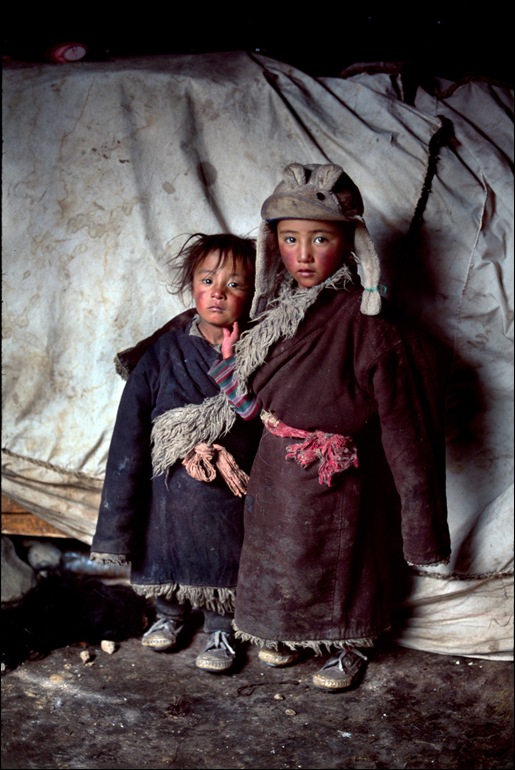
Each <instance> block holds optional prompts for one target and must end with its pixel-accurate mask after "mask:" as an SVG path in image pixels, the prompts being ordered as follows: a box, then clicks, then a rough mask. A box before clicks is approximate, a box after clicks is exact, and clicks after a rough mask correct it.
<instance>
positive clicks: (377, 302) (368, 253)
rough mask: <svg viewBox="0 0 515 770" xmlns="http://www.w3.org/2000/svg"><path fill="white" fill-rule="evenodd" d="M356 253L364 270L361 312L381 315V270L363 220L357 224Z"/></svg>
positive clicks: (355, 236)
mask: <svg viewBox="0 0 515 770" xmlns="http://www.w3.org/2000/svg"><path fill="white" fill-rule="evenodd" d="M354 253H355V255H356V257H357V259H358V260H359V262H360V263H361V267H362V270H363V297H362V299H361V312H362V313H363V315H379V313H380V312H381V288H382V287H381V286H380V284H379V280H380V277H381V270H380V265H379V259H378V256H377V253H376V250H375V247H374V244H373V242H372V238H371V237H370V234H369V232H368V230H367V227H366V225H365V223H364V221H363V220H358V221H357V222H356V231H355V233H354Z"/></svg>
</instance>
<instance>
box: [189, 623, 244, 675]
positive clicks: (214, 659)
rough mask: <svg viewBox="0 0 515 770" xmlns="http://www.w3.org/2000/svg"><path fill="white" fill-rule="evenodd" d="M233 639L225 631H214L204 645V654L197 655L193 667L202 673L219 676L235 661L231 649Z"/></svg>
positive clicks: (234, 652) (233, 650) (234, 653)
mask: <svg viewBox="0 0 515 770" xmlns="http://www.w3.org/2000/svg"><path fill="white" fill-rule="evenodd" d="M233 644H234V637H233V636H232V634H228V633H227V632H226V631H214V632H213V633H212V634H211V636H210V637H209V640H208V642H207V644H206V647H205V649H204V652H201V653H200V655H197V658H196V660H195V665H196V666H197V667H198V668H201V669H203V670H204V671H211V672H212V673H215V674H219V673H221V672H222V671H227V669H229V668H230V667H231V666H232V664H233V663H234V661H235V659H236V650H235V649H234V647H233Z"/></svg>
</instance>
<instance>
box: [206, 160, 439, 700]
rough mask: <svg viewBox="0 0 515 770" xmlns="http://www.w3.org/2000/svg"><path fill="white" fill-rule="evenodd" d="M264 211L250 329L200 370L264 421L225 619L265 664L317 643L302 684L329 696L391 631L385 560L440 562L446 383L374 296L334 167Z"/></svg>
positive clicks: (357, 227) (349, 193) (289, 178)
mask: <svg viewBox="0 0 515 770" xmlns="http://www.w3.org/2000/svg"><path fill="white" fill-rule="evenodd" d="M261 213H262V219H263V221H262V224H261V229H260V232H259V235H258V239H257V261H256V294H255V298H254V301H253V308H252V311H251V315H252V316H258V317H257V319H256V320H257V323H256V325H255V326H253V327H252V328H250V329H249V330H248V331H247V332H245V333H244V334H243V335H242V337H241V339H240V340H239V342H238V343H237V344H236V348H235V350H236V357H235V358H234V357H232V356H231V353H232V351H233V345H234V342H235V340H236V337H237V335H235V334H229V333H227V334H226V342H225V343H224V348H223V350H224V356H225V358H226V360H225V361H222V362H221V363H219V364H217V365H215V366H214V367H213V368H212V369H211V374H212V376H213V377H214V379H215V380H216V381H217V382H219V383H221V385H222V387H223V389H224V391H225V392H226V394H227V396H228V397H229V398H233V395H234V393H236V394H238V393H240V392H245V390H246V389H247V388H248V387H249V386H251V387H252V390H253V391H254V393H255V394H257V397H258V399H259V402H260V404H261V406H262V408H263V412H262V420H263V422H264V425H265V428H266V430H265V431H264V432H263V436H262V439H261V443H260V446H259V450H258V453H257V455H256V459H255V461H254V464H253V467H252V472H251V474H250V481H249V486H248V492H247V498H246V503H245V538H244V544H243V549H242V553H241V559H240V570H239V575H238V583H237V593H236V596H237V599H236V612H235V622H234V625H235V628H236V636H237V638H241V639H243V640H250V641H252V642H254V643H256V644H258V645H259V646H260V648H261V649H260V652H259V658H260V659H261V660H262V661H263V662H265V663H267V664H268V665H271V666H283V665H288V664H290V663H293V662H295V661H296V660H297V659H298V658H299V657H300V653H301V652H302V651H303V650H305V649H311V650H314V652H315V653H316V654H317V655H320V654H322V652H323V651H324V650H327V651H328V652H330V653H331V654H332V655H331V656H330V657H329V659H328V660H327V662H326V663H325V664H324V665H323V666H322V668H321V669H320V671H318V672H317V673H315V674H314V678H313V683H314V685H315V686H316V687H318V688H320V689H322V690H326V691H330V692H336V691H340V690H344V689H347V688H349V687H350V686H352V685H354V684H355V683H356V682H357V681H358V680H359V679H360V677H361V676H362V674H363V672H364V667H365V665H366V661H367V655H365V653H364V650H365V652H366V649H367V648H369V647H371V646H372V645H373V643H374V641H375V640H376V639H377V638H378V637H379V636H380V635H382V634H383V632H385V631H386V630H388V628H389V627H390V624H391V611H392V606H391V605H392V596H393V586H392V581H393V575H394V569H395V563H396V560H397V561H399V560H400V561H401V562H402V554H404V559H405V560H406V561H407V562H408V563H409V564H412V565H434V564H437V563H445V562H447V561H448V559H449V555H450V538H449V530H448V525H447V507H446V492H445V439H444V426H443V418H442V416H443V411H444V410H443V391H442V389H440V388H439V386H438V383H437V380H438V371H439V370H438V368H437V366H435V361H434V358H433V350H432V347H431V346H430V345H429V343H427V342H426V341H425V340H424V339H423V337H422V336H421V335H420V334H419V333H415V332H414V331H410V330H408V329H406V328H403V327H402V326H401V325H400V323H398V322H396V321H394V320H393V317H392V316H393V313H392V309H391V308H389V307H387V303H385V302H383V303H382V302H381V294H383V293H384V291H385V290H384V287H383V286H382V285H381V284H380V265H379V260H378V258H377V255H376V252H375V249H374V246H373V244H372V241H371V239H370V236H369V234H368V230H367V228H366V225H365V222H364V219H363V216H362V215H363V202H362V198H361V194H360V192H359V190H358V188H357V187H356V185H355V184H354V183H353V182H352V180H351V179H350V178H349V177H348V176H347V174H346V173H345V172H344V171H343V169H342V168H341V167H340V166H337V165H334V164H324V165H307V166H303V165H301V164H298V163H293V164H291V165H289V166H288V167H287V168H286V169H285V172H284V178H283V180H282V182H281V183H280V184H279V185H278V187H277V188H276V189H275V191H274V193H273V194H272V195H271V196H270V197H269V198H267V200H266V201H265V202H264V204H263V207H262V212H261ZM356 262H358V263H359V265H360V268H359V270H358V269H357V265H356ZM358 276H360V277H361V280H362V282H363V288H361V287H360V286H359V278H358ZM239 397H241V396H239ZM399 556H400V559H399Z"/></svg>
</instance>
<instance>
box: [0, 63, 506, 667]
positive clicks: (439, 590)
mask: <svg viewBox="0 0 515 770" xmlns="http://www.w3.org/2000/svg"><path fill="white" fill-rule="evenodd" d="M3 74H4V77H3V136H4V160H3V438H2V447H3V453H2V486H3V491H4V493H5V494H7V495H9V496H10V497H12V498H13V499H14V500H15V501H17V502H19V503H21V504H22V505H24V506H25V507H26V508H28V509H29V510H32V511H33V512H34V513H36V514H38V515H39V516H41V517H42V518H43V519H45V520H47V521H48V522H49V523H50V524H54V525H55V526H57V527H58V528H59V529H61V530H63V531H65V532H67V533H69V536H70V537H75V538H78V539H80V540H82V541H83V542H85V543H90V542H91V537H92V535H93V532H94V528H95V521H96V514H97V508H98V503H99V497H100V490H101V485H102V478H103V472H104V467H105V461H106V455H107V451H108V447H109V440H110V435H111V430H112V426H113V422H114V418H115V414H116V409H117V406H118V401H119V398H120V394H121V391H122V388H123V381H122V380H121V378H120V377H119V376H118V375H117V374H116V373H115V369H114V365H113V357H114V355H115V353H116V352H118V351H120V350H122V349H124V348H127V347H130V346H132V345H134V344H135V343H136V342H137V341H138V340H140V339H142V338H143V337H145V336H147V335H149V334H150V333H152V332H153V331H155V330H156V329H157V328H158V327H160V326H161V325H163V324H164V323H165V322H166V321H167V320H169V319H170V318H171V317H172V316H173V315H175V314H176V313H178V312H180V311H181V310H182V309H183V307H182V306H181V305H179V304H178V302H177V300H176V299H174V298H173V297H171V295H169V294H168V293H167V291H166V288H165V287H166V270H165V265H166V259H167V256H168V254H169V253H170V248H171V245H172V242H173V241H174V239H176V238H177V236H179V235H181V234H183V233H191V232H196V231H202V232H217V231H222V230H230V231H233V232H236V233H238V234H241V235H245V234H251V235H252V234H255V233H256V232H257V226H258V224H259V210H260V206H261V202H262V201H263V199H264V198H265V197H266V196H267V195H268V194H269V193H270V191H271V190H272V189H273V187H274V186H275V184H276V183H277V181H278V179H279V178H280V173H281V171H282V168H283V167H284V166H285V165H286V164H287V163H289V162H292V161H300V162H303V163H309V162H315V163H316V162H325V161H331V162H335V163H339V164H341V165H342V166H343V167H344V168H345V169H346V170H347V171H348V173H349V174H350V175H351V177H352V178H353V179H354V180H355V181H356V182H357V184H358V186H359V187H360V189H361V191H362V193H363V195H364V199H365V216H366V219H367V224H368V226H369V229H370V231H371V234H372V236H373V238H374V240H375V243H376V247H377V249H378V251H379V252H380V254H381V258H382V260H383V262H384V264H385V265H386V266H387V272H388V273H389V274H390V276H391V278H392V281H394V286H392V290H393V291H394V292H396V296H397V298H398V300H400V301H402V302H403V303H404V304H405V306H406V308H408V309H409V311H410V312H412V313H414V314H416V316H417V319H418V320H419V321H422V322H423V323H424V324H425V325H426V326H427V327H428V328H429V329H430V330H431V331H432V332H433V333H435V334H436V335H437V336H438V337H439V338H440V339H441V340H442V341H443V342H444V343H445V344H446V345H447V346H448V347H449V348H450V349H452V351H453V353H454V357H455V367H454V370H453V379H452V388H451V390H452V393H451V399H450V407H449V436H448V498H449V513H450V524H451V531H452V539H453V556H452V561H451V564H450V565H449V566H448V567H445V568H444V567H440V568H438V570H432V571H431V570H422V571H420V573H418V574H417V575H416V576H415V579H414V590H413V594H412V596H411V597H410V599H409V604H410V605H411V617H410V619H409V620H408V622H407V624H406V628H405V629H404V630H403V631H402V633H401V635H400V636H399V639H398V641H399V643H400V644H403V645H405V646H408V647H413V648H417V649H422V650H428V651H434V652H440V653H448V654H461V655H466V656H471V657H492V658H497V659H504V660H506V659H511V658H512V655H513V651H512V650H513V648H512V639H513V615H512V612H513V606H512V599H513V433H512V431H513V412H512V406H513V379H512V377H513V369H512V343H513V302H512V287H513V258H512V255H513V179H512V175H511V169H510V164H511V163H512V162H513V133H512V132H513V123H512V108H513V91H512V90H511V89H509V88H507V87H503V86H500V85H492V84H488V83H484V82H468V83H464V84H461V85H458V86H456V84H453V83H451V82H449V81H443V80H436V81H435V86H436V92H433V93H429V91H427V90H425V89H423V88H421V87H419V88H418V89H417V90H416V93H415V96H414V98H413V99H412V100H411V103H410V104H408V103H406V101H405V100H403V98H402V96H403V93H404V90H405V82H404V80H403V77H402V73H400V72H398V73H397V74H395V73H394V74H392V73H387V72H376V73H375V74H367V72H366V69H365V68H364V69H363V70H362V71H359V70H355V71H354V74H352V73H350V72H349V73H347V76H346V77H334V78H313V77H311V76H309V75H307V74H305V73H303V72H301V71H299V70H297V69H295V68H293V67H291V66H289V65H286V64H283V63H279V62H277V61H274V60H272V59H269V58H266V57H263V56H260V55H257V54H256V55H250V54H247V53H243V52H241V53H239V52H231V53H228V54H219V53H217V54H205V55H201V56H199V55H196V56H189V55H179V56H162V57H151V58H141V59H133V60H119V61H117V60H114V61H110V62H83V63H77V64H66V65H51V64H20V63H5V64H4V73H3ZM175 243H176V241H175Z"/></svg>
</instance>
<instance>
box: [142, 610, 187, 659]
mask: <svg viewBox="0 0 515 770" xmlns="http://www.w3.org/2000/svg"><path fill="white" fill-rule="evenodd" d="M183 628H184V623H183V621H182V620H180V619H179V620H174V619H173V618H159V620H156V622H155V623H154V624H153V625H152V626H150V628H149V629H148V631H146V632H145V633H144V634H143V636H142V638H141V644H142V645H143V647H150V649H151V650H155V652H163V651H164V650H170V649H172V647H175V645H176V644H177V636H178V634H179V633H180V632H181V631H182V629H183Z"/></svg>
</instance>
